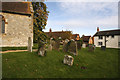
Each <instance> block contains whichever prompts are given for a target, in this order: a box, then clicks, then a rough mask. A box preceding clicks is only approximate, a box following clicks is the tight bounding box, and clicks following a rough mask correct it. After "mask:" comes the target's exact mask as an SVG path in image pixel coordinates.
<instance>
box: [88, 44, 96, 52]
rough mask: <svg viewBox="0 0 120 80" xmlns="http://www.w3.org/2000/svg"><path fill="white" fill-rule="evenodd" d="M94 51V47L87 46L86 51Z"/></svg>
mask: <svg viewBox="0 0 120 80" xmlns="http://www.w3.org/2000/svg"><path fill="white" fill-rule="evenodd" d="M94 49H95V47H94V45H92V44H89V46H88V51H91V52H92V51H94Z"/></svg>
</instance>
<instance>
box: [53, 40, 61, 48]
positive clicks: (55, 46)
mask: <svg viewBox="0 0 120 80" xmlns="http://www.w3.org/2000/svg"><path fill="white" fill-rule="evenodd" d="M59 48H60V41H59V40H57V41H54V42H53V49H55V50H59Z"/></svg>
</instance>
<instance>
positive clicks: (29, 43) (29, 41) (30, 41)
mask: <svg viewBox="0 0 120 80" xmlns="http://www.w3.org/2000/svg"><path fill="white" fill-rule="evenodd" d="M28 51H29V52H32V39H31V37H28Z"/></svg>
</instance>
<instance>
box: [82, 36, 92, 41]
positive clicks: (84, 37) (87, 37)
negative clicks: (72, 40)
mask: <svg viewBox="0 0 120 80" xmlns="http://www.w3.org/2000/svg"><path fill="white" fill-rule="evenodd" d="M90 37H91V36H83V37H82V39H83V42H88V41H89V38H90Z"/></svg>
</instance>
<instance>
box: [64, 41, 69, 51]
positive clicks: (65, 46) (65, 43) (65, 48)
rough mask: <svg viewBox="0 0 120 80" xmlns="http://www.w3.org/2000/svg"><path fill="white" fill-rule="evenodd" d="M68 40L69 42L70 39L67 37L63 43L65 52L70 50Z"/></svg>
mask: <svg viewBox="0 0 120 80" xmlns="http://www.w3.org/2000/svg"><path fill="white" fill-rule="evenodd" d="M68 42H69V40H68V39H66V40H65V41H64V44H63V52H67V51H68Z"/></svg>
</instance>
